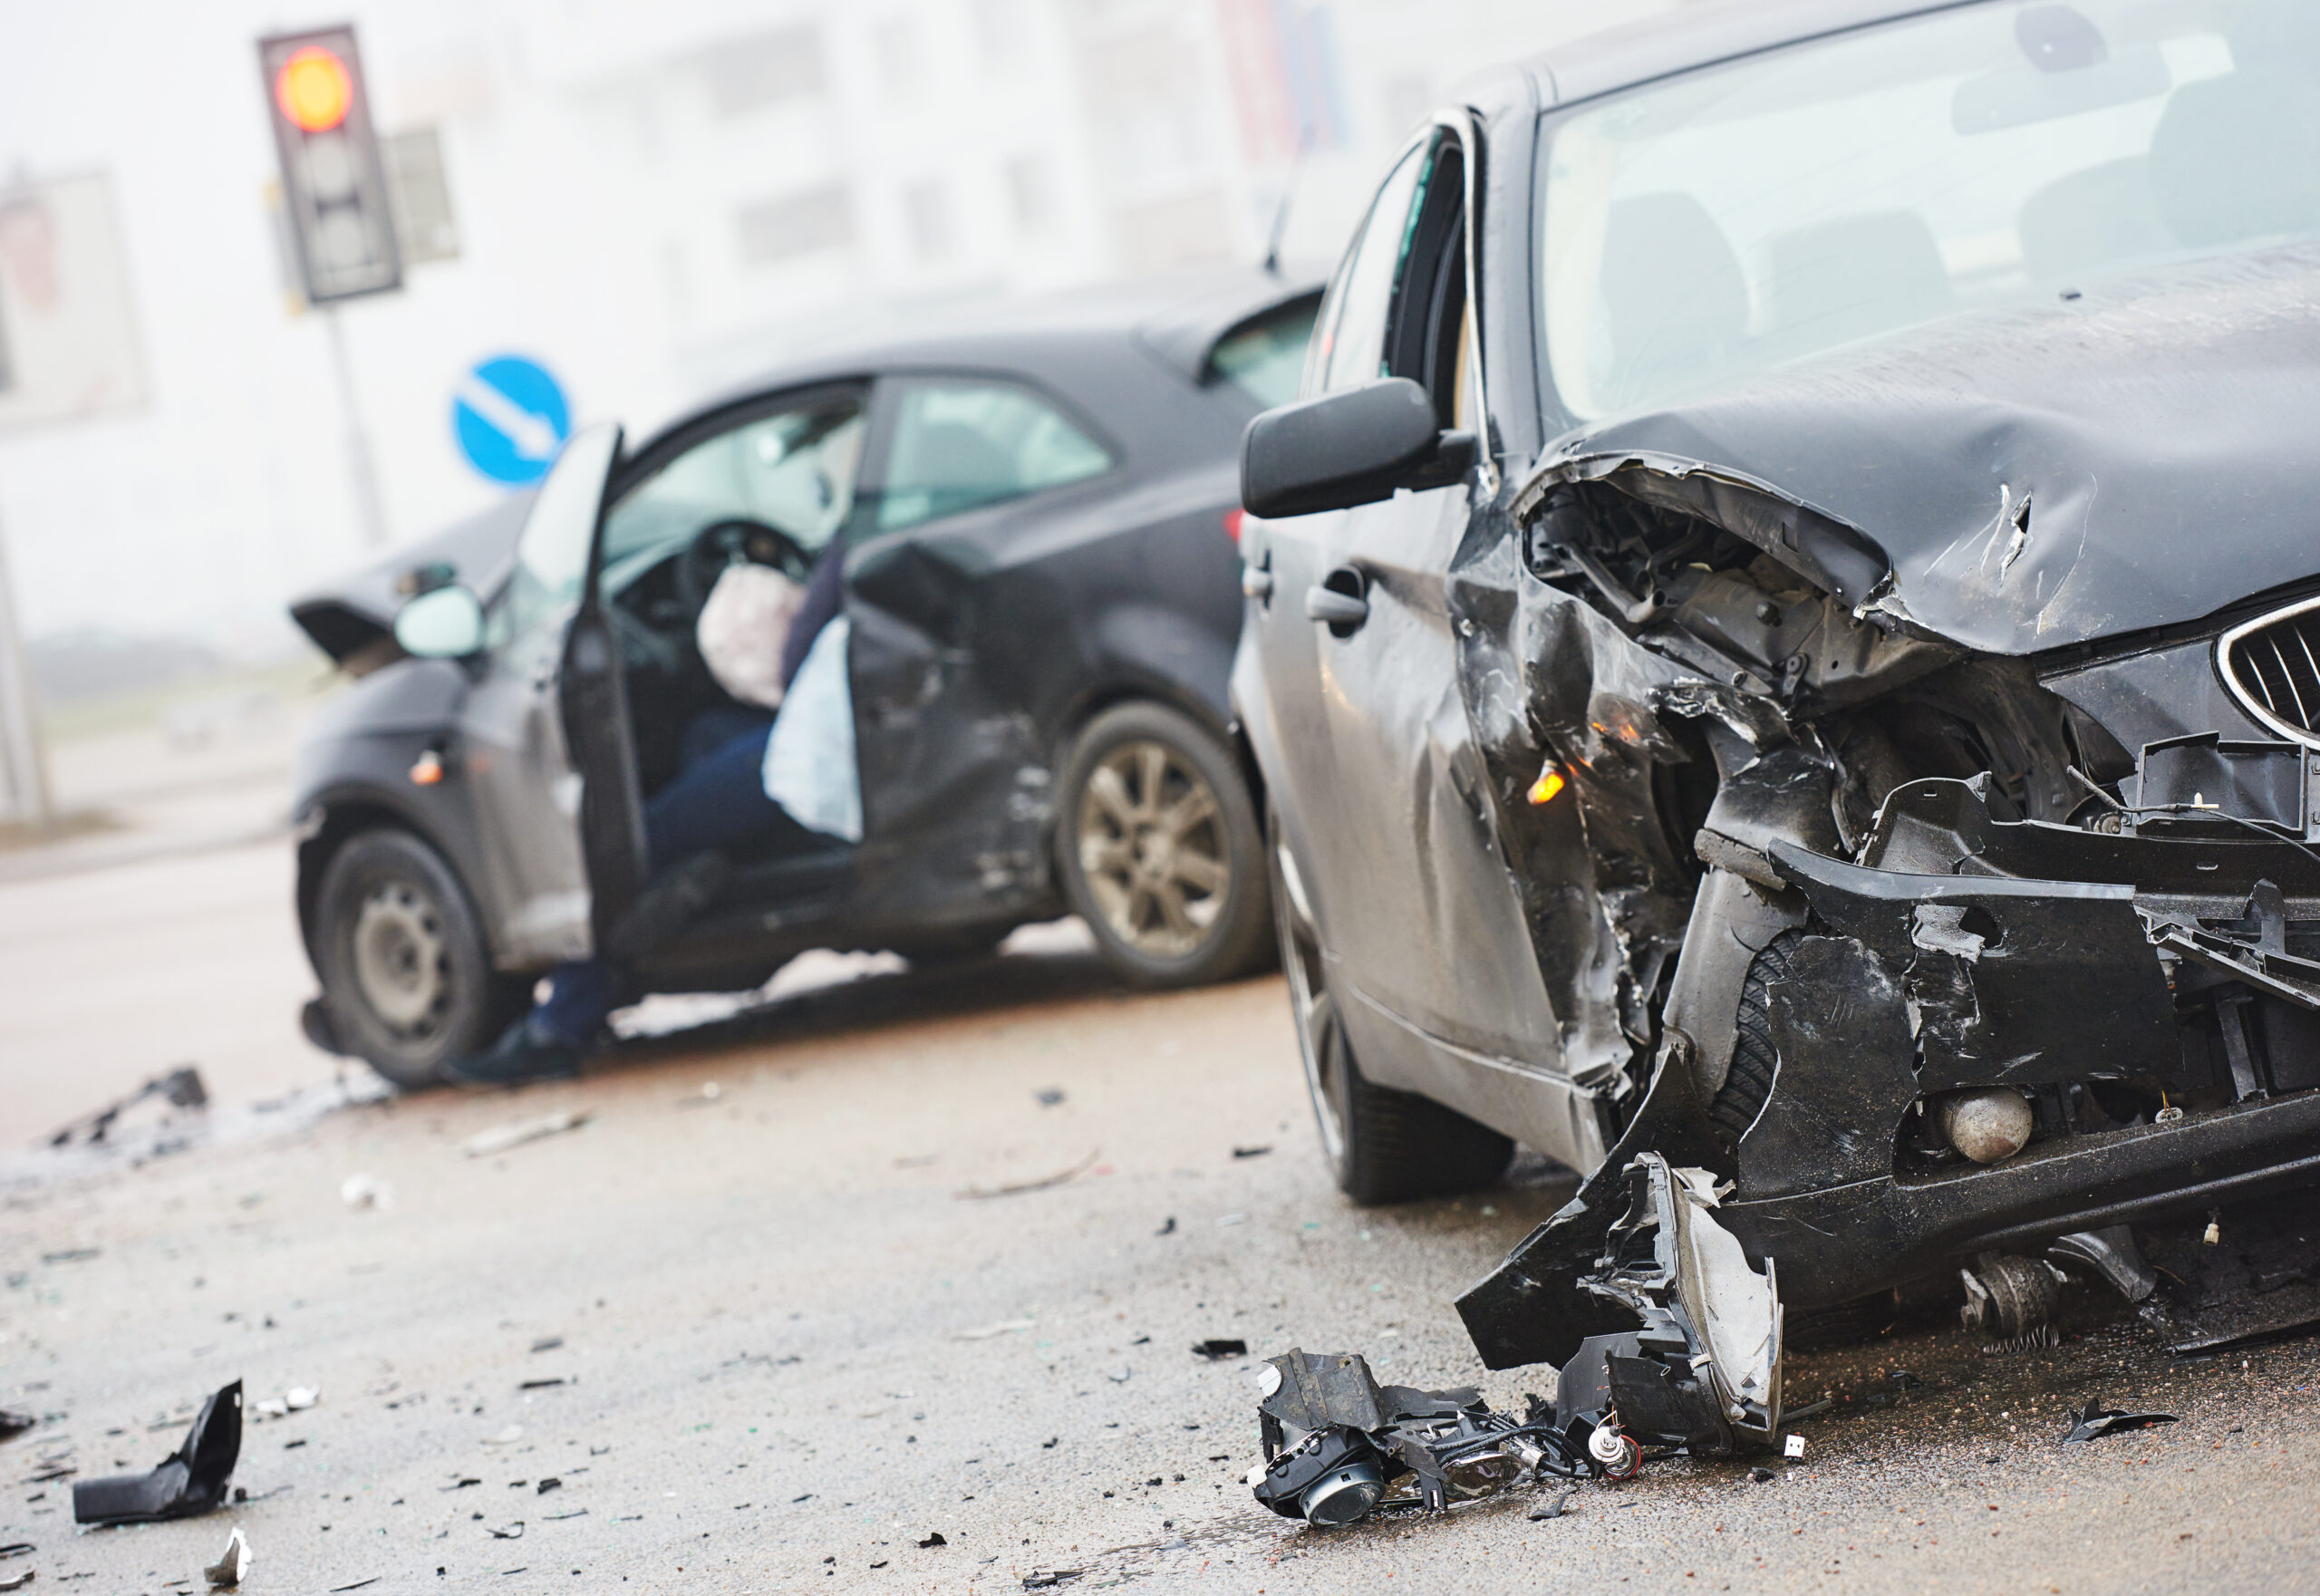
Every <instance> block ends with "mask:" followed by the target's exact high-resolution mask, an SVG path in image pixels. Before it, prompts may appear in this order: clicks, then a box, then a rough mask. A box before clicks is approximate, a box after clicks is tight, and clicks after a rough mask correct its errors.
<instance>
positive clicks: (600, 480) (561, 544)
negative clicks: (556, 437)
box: [486, 426, 620, 648]
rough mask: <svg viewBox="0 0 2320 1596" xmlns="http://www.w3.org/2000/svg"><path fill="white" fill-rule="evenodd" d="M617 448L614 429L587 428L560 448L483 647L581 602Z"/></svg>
mask: <svg viewBox="0 0 2320 1596" xmlns="http://www.w3.org/2000/svg"><path fill="white" fill-rule="evenodd" d="M619 449H620V429H619V428H618V427H614V426H598V427H591V428H589V429H588V430H586V431H584V432H582V433H580V434H579V435H578V436H577V437H575V438H574V439H573V440H572V441H571V442H569V443H567V444H565V446H564V453H563V454H562V455H561V456H560V457H558V458H557V459H556V467H555V469H553V470H551V471H549V472H548V474H547V480H546V482H544V483H542V484H541V485H540V492H539V497H538V498H535V499H534V500H532V508H531V511H530V513H529V514H527V516H525V517H524V529H523V531H522V532H520V533H518V534H517V537H516V563H515V568H514V569H513V570H512V571H511V572H510V573H509V574H508V577H507V589H506V596H505V597H503V598H502V599H501V600H500V601H499V602H498V605H495V606H493V610H492V614H491V619H490V624H489V628H488V632H487V633H486V642H487V643H488V645H489V646H491V647H493V648H498V646H500V645H501V644H502V643H507V641H508V640H509V639H510V638H516V637H522V636H524V635H525V634H528V633H530V632H532V631H534V630H536V629H537V628H538V627H540V626H541V625H543V624H546V623H547V622H549V621H552V620H560V619H561V618H562V617H563V616H564V615H565V614H567V613H568V612H569V611H570V610H571V609H572V607H573V606H574V605H576V604H578V603H579V602H580V590H581V586H582V585H583V584H584V583H585V581H586V579H587V575H588V545H589V543H590V541H591V540H593V539H594V537H595V535H596V511H597V509H598V508H600V507H601V506H602V505H603V503H604V478H605V476H606V475H607V474H608V473H609V472H610V471H611V469H612V463H613V456H614V454H615V453H616V452H617V451H618V450H619Z"/></svg>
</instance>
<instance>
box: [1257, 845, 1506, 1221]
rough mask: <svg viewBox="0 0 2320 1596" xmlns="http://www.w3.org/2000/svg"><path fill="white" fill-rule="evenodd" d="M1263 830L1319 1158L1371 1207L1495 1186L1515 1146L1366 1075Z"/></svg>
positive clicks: (1295, 884)
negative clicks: (1339, 1016)
mask: <svg viewBox="0 0 2320 1596" xmlns="http://www.w3.org/2000/svg"><path fill="white" fill-rule="evenodd" d="M1267 829H1268V831H1269V832H1270V834H1271V845H1272V846H1271V849H1270V852H1271V872H1272V903H1273V924H1274V926H1275V927H1276V929H1277V930H1278V932H1279V934H1280V937H1281V972H1282V973H1283V974H1285V975H1286V976H1287V977H1288V978H1289V1011H1290V1020H1291V1022H1292V1023H1293V1024H1294V1026H1295V1028H1296V1030H1297V1050H1298V1053H1299V1055H1300V1057H1301V1058H1302V1059H1303V1061H1304V1065H1305V1090H1306V1094H1307V1095H1308V1096H1309V1097H1310V1098H1311V1099H1312V1102H1313V1119H1314V1123H1315V1124H1316V1126H1317V1127H1319V1130H1320V1133H1321V1152H1322V1155H1323V1156H1325V1157H1326V1158H1328V1160H1329V1173H1330V1174H1331V1175H1333V1176H1335V1177H1336V1180H1337V1184H1338V1190H1339V1191H1341V1192H1343V1193H1344V1194H1345V1195H1347V1196H1348V1197H1351V1198H1352V1199H1353V1200H1354V1201H1355V1202H1357V1203H1359V1204H1362V1205H1363V1206H1365V1207H1367V1206H1370V1205H1372V1204H1380V1203H1406V1202H1409V1201H1411V1200H1412V1199H1414V1198H1417V1197H1438V1196H1447V1195H1451V1194H1453V1193H1455V1192H1466V1191H1473V1190H1474V1189H1475V1188H1476V1187H1478V1186H1486V1185H1491V1184H1492V1183H1493V1182H1494V1181H1496V1180H1497V1179H1498V1177H1499V1176H1500V1175H1504V1174H1505V1173H1506V1166H1507V1165H1508V1164H1509V1163H1511V1162H1512V1161H1513V1157H1514V1143H1513V1138H1511V1137H1504V1136H1501V1135H1500V1134H1499V1133H1498V1132H1497V1131H1494V1130H1493V1129H1491V1127H1488V1126H1487V1125H1484V1124H1481V1123H1479V1122H1477V1121H1475V1120H1473V1119H1469V1118H1467V1117H1465V1116H1464V1114H1461V1113H1459V1112H1458V1111H1457V1110H1456V1109H1455V1108H1445V1107H1443V1106H1442V1105H1441V1104H1440V1103H1437V1102H1435V1101H1434V1099H1433V1098H1422V1097H1419V1096H1418V1095H1416V1093H1415V1092H1397V1091H1393V1090H1390V1089H1389V1088H1386V1087H1381V1086H1377V1085H1374V1084H1372V1083H1371V1082H1370V1081H1369V1080H1368V1079H1366V1078H1364V1076H1363V1075H1362V1073H1361V1067H1360V1066H1359V1065H1358V1064H1357V1063H1356V1062H1355V1061H1354V1057H1353V1048H1352V1046H1351V1044H1349V1043H1348V1041H1347V1040H1346V1035H1345V1027H1344V1025H1343V1024H1342V1023H1340V1022H1339V1019H1338V1014H1337V1007H1336V1002H1335V1000H1334V999H1333V998H1332V996H1331V995H1330V992H1329V979H1328V975H1327V972H1326V971H1325V970H1324V969H1323V967H1322V959H1321V942H1320V935H1319V932H1318V930H1317V929H1316V928H1315V924H1314V920H1313V912H1312V906H1311V904H1310V902H1309V901H1308V899H1307V896H1306V892H1305V886H1304V883H1303V882H1302V881H1301V880H1300V878H1299V876H1298V874H1297V861H1296V860H1295V859H1294V858H1293V857H1291V856H1290V852H1289V849H1288V846H1287V845H1286V844H1284V843H1283V842H1282V841H1281V826H1280V823H1279V821H1278V820H1275V821H1274V822H1273V823H1272V825H1271V826H1270V827H1268V828H1267Z"/></svg>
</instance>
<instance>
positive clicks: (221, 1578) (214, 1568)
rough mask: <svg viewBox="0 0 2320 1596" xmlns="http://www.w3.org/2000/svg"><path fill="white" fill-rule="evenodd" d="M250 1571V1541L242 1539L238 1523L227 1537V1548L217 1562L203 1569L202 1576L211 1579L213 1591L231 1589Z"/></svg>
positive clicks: (210, 1583) (210, 1586) (210, 1585)
mask: <svg viewBox="0 0 2320 1596" xmlns="http://www.w3.org/2000/svg"><path fill="white" fill-rule="evenodd" d="M248 1572H250V1543H248V1542H247V1541H245V1540H244V1539H242V1529H241V1526H240V1525H239V1524H236V1525H235V1526H234V1533H232V1534H230V1535H228V1536H227V1537H226V1550H225V1551H224V1552H221V1553H220V1554H219V1555H218V1561H217V1562H213V1563H211V1564H210V1565H209V1566H208V1568H205V1569H203V1570H202V1571H201V1577H202V1578H203V1579H205V1580H208V1581H209V1588H210V1589H211V1590H213V1591H230V1590H232V1589H233V1588H234V1587H235V1586H237V1585H238V1584H240V1583H241V1582H242V1577H243V1576H244V1575H245V1574H247V1573H248Z"/></svg>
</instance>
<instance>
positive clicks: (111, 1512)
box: [73, 1380, 242, 1524]
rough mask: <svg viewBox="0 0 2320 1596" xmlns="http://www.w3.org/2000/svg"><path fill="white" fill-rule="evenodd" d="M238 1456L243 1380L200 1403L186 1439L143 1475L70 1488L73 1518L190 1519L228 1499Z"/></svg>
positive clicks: (104, 1520) (96, 1521)
mask: <svg viewBox="0 0 2320 1596" xmlns="http://www.w3.org/2000/svg"><path fill="white" fill-rule="evenodd" d="M241 1456H242V1382H241V1381H239V1380H236V1381H235V1382H234V1383H233V1384H232V1385H230V1386H227V1387H225V1388H222V1389H221V1390H219V1391H218V1392H217V1393H216V1394H215V1395H214V1396H212V1397H211V1398H209V1400H208V1401H207V1402H204V1403H203V1404H202V1405H201V1412H200V1413H199V1414H198V1415H197V1416H196V1417H195V1418H194V1421H193V1427H192V1428H191V1429H189V1430H188V1431H187V1432H186V1437H185V1441H184V1444H183V1445H181V1446H179V1447H178V1449H177V1450H176V1451H175V1452H174V1453H172V1454H170V1455H169V1456H168V1457H167V1458H165V1459H163V1460H162V1461H161V1462H160V1464H158V1465H155V1466H154V1467H153V1469H152V1470H151V1471H150V1473H147V1474H141V1475H111V1476H109V1477H107V1478H105V1479H101V1480H82V1481H79V1482H78V1483H76V1484H75V1485H73V1522H74V1523H84V1524H100V1523H103V1524H111V1523H150V1522H153V1521H155V1520H158V1519H165V1518H193V1517H196V1516H198V1514H205V1513H208V1511H209V1510H210V1509H211V1508H213V1507H216V1506H217V1505H218V1504H219V1503H220V1502H222V1501H224V1500H225V1499H226V1485H227V1481H229V1480H230V1479H232V1478H233V1475H234V1465H235V1464H236V1463H237V1462H239V1461H240V1460H241Z"/></svg>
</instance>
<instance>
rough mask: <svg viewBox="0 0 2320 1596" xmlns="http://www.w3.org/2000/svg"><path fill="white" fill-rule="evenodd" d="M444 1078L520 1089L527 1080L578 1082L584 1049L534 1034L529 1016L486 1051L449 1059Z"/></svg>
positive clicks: (501, 1035)
mask: <svg viewBox="0 0 2320 1596" xmlns="http://www.w3.org/2000/svg"><path fill="white" fill-rule="evenodd" d="M441 1068H442V1072H443V1079H446V1080H449V1081H456V1082H457V1083H458V1084H459V1085H460V1086H517V1085H520V1084H521V1083H523V1082H525V1081H527V1080H576V1079H579V1076H580V1049H578V1048H575V1047H574V1046H573V1045H572V1044H571V1043H570V1042H563V1041H556V1040H550V1039H548V1038H545V1037H539V1036H535V1035H534V1034H533V1033H532V1021H531V1017H530V1016H529V1015H527V1016H525V1017H524V1018H523V1019H521V1020H517V1021H516V1023H515V1024H513V1025H511V1026H509V1027H508V1028H507V1030H505V1031H502V1032H501V1033H500V1037H499V1040H498V1041H496V1042H494V1043H492V1044H491V1046H490V1047H489V1048H488V1049H486V1050H485V1051H483V1052H480V1053H475V1054H470V1055H469V1057H467V1058H464V1059H444V1060H443V1063H442V1066H441Z"/></svg>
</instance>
